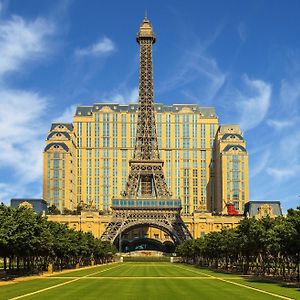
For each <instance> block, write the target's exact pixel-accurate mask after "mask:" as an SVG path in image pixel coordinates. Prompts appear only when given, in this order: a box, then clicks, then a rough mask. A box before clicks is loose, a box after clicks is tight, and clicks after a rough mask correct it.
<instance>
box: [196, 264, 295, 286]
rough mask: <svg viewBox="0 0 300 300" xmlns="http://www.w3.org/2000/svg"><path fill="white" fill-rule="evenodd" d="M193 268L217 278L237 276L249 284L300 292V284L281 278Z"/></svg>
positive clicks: (198, 267)
mask: <svg viewBox="0 0 300 300" xmlns="http://www.w3.org/2000/svg"><path fill="white" fill-rule="evenodd" d="M193 266H194V267H196V268H197V269H200V270H206V271H210V272H212V273H213V274H214V275H215V276H216V277H217V276H218V274H226V275H237V276H240V277H241V279H243V280H245V281H246V282H249V283H267V284H273V285H277V286H279V287H283V288H288V289H294V290H295V291H297V292H300V283H299V282H285V281H283V280H282V279H281V278H274V277H273V278H271V277H257V276H254V275H244V274H242V273H238V272H236V273H234V272H230V271H226V270H216V269H211V268H205V267H200V266H196V265H193ZM225 278H226V277H225Z"/></svg>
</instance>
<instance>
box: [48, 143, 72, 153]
mask: <svg viewBox="0 0 300 300" xmlns="http://www.w3.org/2000/svg"><path fill="white" fill-rule="evenodd" d="M52 146H54V147H55V146H58V147H62V148H63V149H64V150H65V151H69V147H68V146H67V145H66V144H65V143H50V144H48V145H47V146H46V147H45V149H44V151H45V152H46V151H48V150H49V149H50V148H51V147H52ZM55 148H56V147H55Z"/></svg>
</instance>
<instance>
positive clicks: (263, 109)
mask: <svg viewBox="0 0 300 300" xmlns="http://www.w3.org/2000/svg"><path fill="white" fill-rule="evenodd" d="M243 79H244V83H245V87H246V89H245V90H244V91H238V93H237V94H236V98H235V104H236V109H237V111H239V112H240V122H239V123H240V124H241V127H242V128H243V130H244V131H246V130H250V129H253V128H255V127H256V126H258V125H259V124H260V123H261V122H262V121H263V120H264V118H265V116H266V114H267V112H268V109H269V106H270V102H271V94H272V88H271V85H270V84H268V83H267V82H265V81H262V80H259V79H249V78H248V77H247V76H244V78H243Z"/></svg>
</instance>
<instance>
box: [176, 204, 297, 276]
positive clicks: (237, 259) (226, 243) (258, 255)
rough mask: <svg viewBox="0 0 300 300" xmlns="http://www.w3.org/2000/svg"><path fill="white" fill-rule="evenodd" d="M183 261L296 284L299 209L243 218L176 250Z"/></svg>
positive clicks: (190, 241)
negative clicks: (236, 224)
mask: <svg viewBox="0 0 300 300" xmlns="http://www.w3.org/2000/svg"><path fill="white" fill-rule="evenodd" d="M176 252H177V255H178V256H181V257H182V258H183V260H184V261H185V262H188V263H194V264H198V265H200V266H204V267H211V268H215V269H222V270H227V271H232V272H242V273H244V274H254V275H258V276H260V275H263V276H266V275H272V276H278V277H280V278H283V279H285V280H297V281H299V280H300V278H299V268H300V206H299V207H298V208H297V209H289V210H288V214H287V216H286V217H277V218H270V217H265V218H262V219H255V218H249V219H243V220H242V221H240V223H239V225H238V226H237V227H236V228H234V229H222V230H221V231H220V232H212V233H209V234H207V235H206V236H204V237H201V238H199V239H195V240H188V241H186V242H184V243H183V244H181V245H179V246H178V247H177V249H176Z"/></svg>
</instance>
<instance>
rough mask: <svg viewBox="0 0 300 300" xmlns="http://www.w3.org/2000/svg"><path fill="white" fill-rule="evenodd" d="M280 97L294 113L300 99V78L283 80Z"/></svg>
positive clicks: (285, 105)
mask: <svg viewBox="0 0 300 300" xmlns="http://www.w3.org/2000/svg"><path fill="white" fill-rule="evenodd" d="M280 97H281V101H282V103H283V106H284V107H285V108H286V109H287V110H288V111H289V112H290V113H291V114H292V113H293V110H294V112H296V111H295V108H296V107H297V106H298V105H299V101H300V78H297V77H296V78H294V79H293V80H287V79H284V80H282V81H281V88H280Z"/></svg>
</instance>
